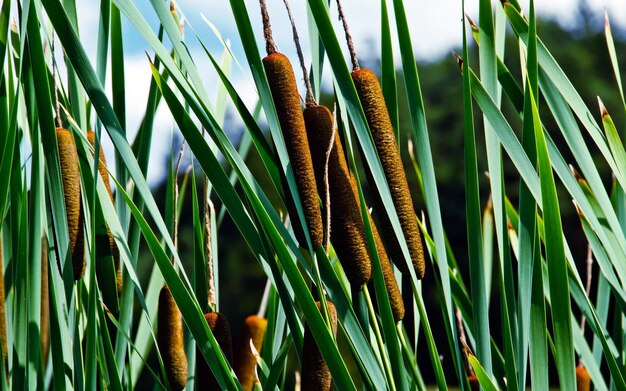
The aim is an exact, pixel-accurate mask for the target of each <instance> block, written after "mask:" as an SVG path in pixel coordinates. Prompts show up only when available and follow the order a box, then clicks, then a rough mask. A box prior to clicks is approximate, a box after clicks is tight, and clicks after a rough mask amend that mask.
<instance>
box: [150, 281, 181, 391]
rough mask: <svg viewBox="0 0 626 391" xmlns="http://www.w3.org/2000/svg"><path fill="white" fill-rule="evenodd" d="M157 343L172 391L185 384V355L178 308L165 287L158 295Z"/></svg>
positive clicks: (179, 388) (178, 390)
mask: <svg viewBox="0 0 626 391" xmlns="http://www.w3.org/2000/svg"><path fill="white" fill-rule="evenodd" d="M158 327H159V328H158V330H157V343H158V346H159V351H160V352H161V358H162V359H163V366H164V368H165V373H166V374H167V380H168V382H169V384H170V387H171V389H172V390H177V391H180V390H182V389H183V388H185V385H186V384H187V355H186V354H185V344H184V340H183V322H182V317H181V315H180V311H179V310H178V306H177V305H176V302H175V301H174V298H173V297H172V293H171V292H170V290H169V288H168V287H167V285H164V286H163V288H162V289H161V293H160V294H159V312H158Z"/></svg>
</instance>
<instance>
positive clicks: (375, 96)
mask: <svg viewBox="0 0 626 391" xmlns="http://www.w3.org/2000/svg"><path fill="white" fill-rule="evenodd" d="M337 7H338V9H339V17H340V18H341V20H342V22H343V27H344V31H345V35H346V40H347V43H348V48H349V50H350V57H351V60H352V67H353V70H352V73H351V76H352V81H353V82H354V86H355V87H356V91H357V94H358V96H359V100H360V102H361V106H363V111H364V112H365V117H366V119H367V124H368V126H369V129H370V132H371V134H372V138H373V139H374V144H375V146H376V150H377V152H378V157H379V158H380V163H381V165H382V168H383V171H384V173H385V177H386V178H387V183H388V185H389V191H390V193H391V198H392V200H393V204H394V206H395V209H396V212H397V214H398V219H399V220H400V226H401V227H402V232H403V233H404V237H405V239H406V244H407V246H408V248H409V254H410V256H411V261H412V263H413V267H414V268H415V273H416V274H417V278H420V279H421V278H423V277H424V272H425V262H424V250H423V247H422V238H421V234H420V231H419V226H418V224H417V220H416V215H415V210H414V208H413V200H412V199H411V192H410V190H409V184H408V182H407V179H406V175H405V172H404V167H403V165H402V158H401V157H400V151H399V150H398V144H397V142H396V137H395V134H394V131H393V125H392V124H391V119H390V118H389V112H388V110H387V105H386V104H385V97H384V96H383V92H382V89H381V88H380V83H379V82H378V78H377V77H376V75H375V74H374V72H372V71H371V70H370V69H367V68H360V67H359V63H358V61H357V57H356V53H355V50H354V44H353V42H352V37H351V35H350V31H349V29H348V24H347V22H346V18H345V15H344V13H343V9H342V7H341V2H340V1H339V0H337ZM375 193H376V192H375ZM376 194H377V193H376ZM375 205H376V209H377V210H378V211H380V213H378V216H379V219H380V223H381V229H382V230H383V235H384V236H383V237H384V239H385V243H386V244H387V248H388V250H389V254H390V255H391V259H392V260H393V261H394V262H395V264H396V265H397V266H398V268H399V269H400V270H401V271H402V272H403V273H406V272H407V271H408V269H407V268H406V265H405V263H404V262H403V261H402V260H403V259H404V256H403V254H402V249H401V247H400V243H399V242H398V239H397V237H396V235H395V234H394V230H393V227H392V225H391V220H390V219H389V217H388V216H387V214H386V213H384V205H383V202H382V199H381V198H380V196H379V195H378V196H376V199H375Z"/></svg>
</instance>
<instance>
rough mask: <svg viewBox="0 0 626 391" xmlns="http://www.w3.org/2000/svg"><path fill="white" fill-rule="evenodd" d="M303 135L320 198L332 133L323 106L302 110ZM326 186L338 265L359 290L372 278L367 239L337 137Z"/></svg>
mask: <svg viewBox="0 0 626 391" xmlns="http://www.w3.org/2000/svg"><path fill="white" fill-rule="evenodd" d="M304 120H305V123H306V129H307V135H308V138H309V144H310V146H311V152H312V153H311V155H312V157H313V165H314V167H315V175H316V183H317V185H318V190H319V193H320V194H321V195H322V199H325V198H326V195H325V194H324V192H325V191H324V190H325V189H324V186H323V183H324V182H325V181H324V172H325V165H326V150H327V149H328V145H329V144H330V138H331V137H332V134H333V126H334V124H333V116H332V114H331V112H330V110H328V108H326V107H325V106H317V105H309V106H307V108H306V109H305V110H304ZM328 187H329V192H330V200H331V202H330V210H331V211H330V216H331V218H330V224H331V227H330V232H331V234H330V235H331V242H332V243H333V247H334V249H335V251H336V252H337V255H338V256H339V260H340V261H341V265H342V266H343V269H344V271H345V273H346V276H347V277H348V280H349V281H350V284H351V285H352V286H353V287H354V288H356V289H359V290H360V289H362V287H363V285H365V284H367V282H368V281H369V280H370V278H371V275H372V267H371V262H370V256H369V252H368V246H367V239H366V237H365V231H364V227H363V218H362V216H361V208H360V206H359V205H360V202H359V195H358V192H357V189H356V186H355V184H354V183H353V180H352V178H351V174H350V170H349V169H348V165H347V163H346V158H345V156H344V152H343V147H342V146H341V140H340V139H339V135H338V134H337V133H336V132H335V142H334V146H333V149H332V150H331V152H330V158H329V160H328Z"/></svg>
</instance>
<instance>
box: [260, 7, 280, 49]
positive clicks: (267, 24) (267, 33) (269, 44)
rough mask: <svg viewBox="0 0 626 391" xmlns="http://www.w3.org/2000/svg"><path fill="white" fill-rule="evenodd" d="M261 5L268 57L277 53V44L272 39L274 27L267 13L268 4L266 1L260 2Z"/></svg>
mask: <svg viewBox="0 0 626 391" xmlns="http://www.w3.org/2000/svg"><path fill="white" fill-rule="evenodd" d="M259 4H260V5H261V17H262V19H263V36H264V37H265V51H266V52H267V54H268V55H270V54H273V53H276V51H277V50H276V43H275V42H274V38H273V37H272V25H271V24H270V15H269V13H268V12H267V4H265V0H259Z"/></svg>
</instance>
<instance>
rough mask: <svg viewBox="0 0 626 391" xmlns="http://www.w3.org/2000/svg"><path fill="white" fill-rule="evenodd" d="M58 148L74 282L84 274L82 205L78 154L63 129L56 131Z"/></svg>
mask: <svg viewBox="0 0 626 391" xmlns="http://www.w3.org/2000/svg"><path fill="white" fill-rule="evenodd" d="M56 135H57V143H58V146H59V163H60V165H61V177H62V179H63V193H64V195H65V212H66V214H67V231H68V233H69V236H70V238H69V239H70V253H71V255H72V266H73V271H74V280H78V279H80V278H81V277H82V276H83V273H84V272H85V241H84V240H85V239H84V229H85V228H84V226H83V205H82V202H81V196H80V193H81V190H80V169H79V167H78V153H77V152H76V144H75V143H74V136H72V133H71V132H70V131H69V130H67V129H63V128H57V129H56Z"/></svg>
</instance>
